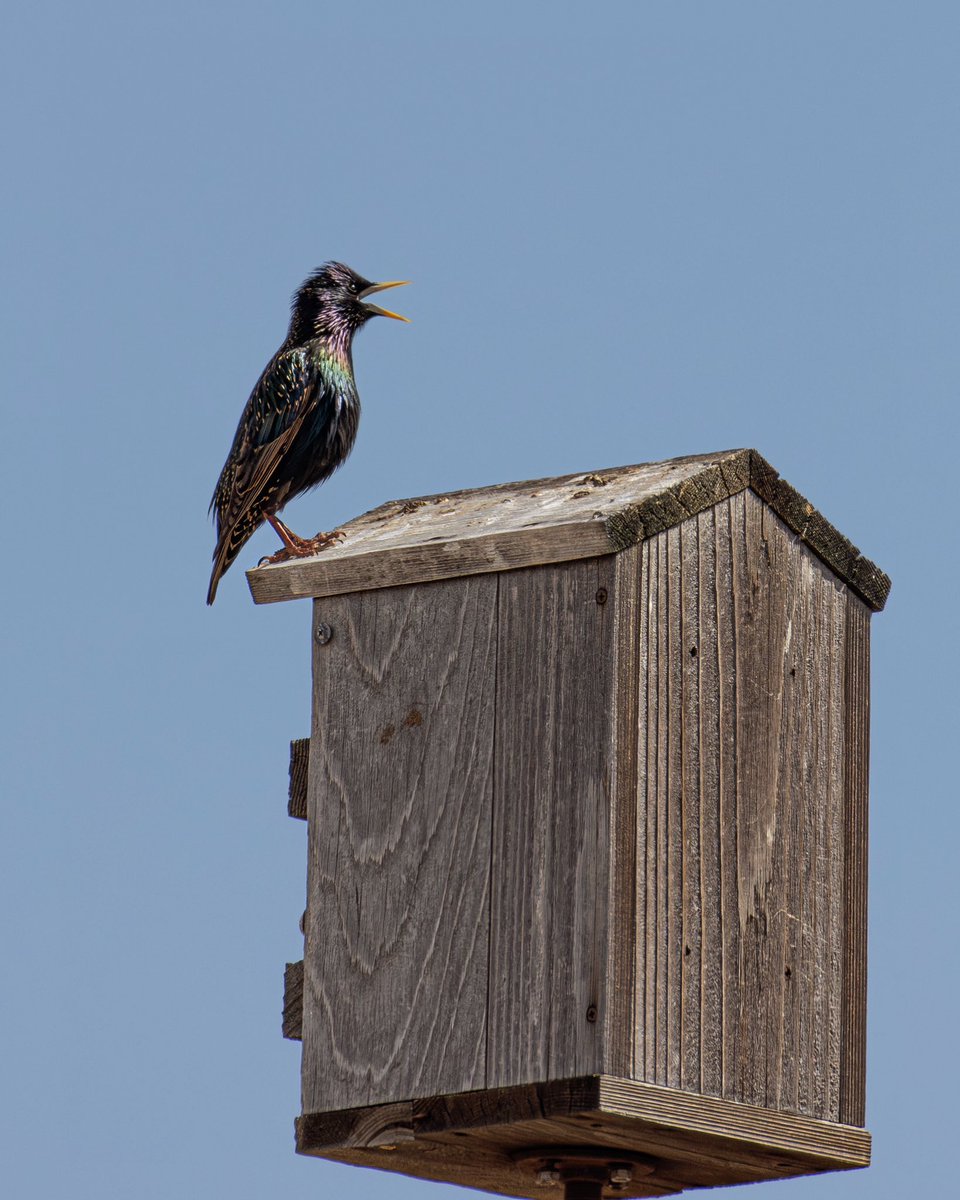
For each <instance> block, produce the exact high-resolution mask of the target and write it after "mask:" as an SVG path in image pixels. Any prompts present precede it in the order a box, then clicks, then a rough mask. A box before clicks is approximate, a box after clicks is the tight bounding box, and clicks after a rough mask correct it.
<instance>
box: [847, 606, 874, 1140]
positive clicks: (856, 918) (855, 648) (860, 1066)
mask: <svg viewBox="0 0 960 1200" xmlns="http://www.w3.org/2000/svg"><path fill="white" fill-rule="evenodd" d="M845 667H846V673H845V676H844V716H845V721H846V740H845V761H844V768H845V773H844V820H843V827H844V877H843V932H844V941H843V980H844V988H843V1011H842V1015H841V1048H840V1052H841V1075H840V1120H841V1121H844V1122H845V1123H846V1124H848V1125H862V1124H863V1122H864V1115H865V1103H866V1056H867V845H868V842H867V799H868V777H869V769H870V613H869V611H868V610H867V608H866V606H865V605H863V604H860V603H859V602H858V601H857V600H856V599H855V598H853V597H851V598H850V600H849V601H848V603H847V628H846V663H845Z"/></svg>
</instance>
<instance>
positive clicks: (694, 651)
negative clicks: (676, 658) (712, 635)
mask: <svg viewBox="0 0 960 1200" xmlns="http://www.w3.org/2000/svg"><path fill="white" fill-rule="evenodd" d="M690 657H691V658H696V657H697V648H696V646H691V647H690Z"/></svg>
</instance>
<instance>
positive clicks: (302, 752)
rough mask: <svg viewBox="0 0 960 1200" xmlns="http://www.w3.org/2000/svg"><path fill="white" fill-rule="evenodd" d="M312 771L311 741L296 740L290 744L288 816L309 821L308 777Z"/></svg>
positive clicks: (307, 739) (305, 739) (304, 739)
mask: <svg viewBox="0 0 960 1200" xmlns="http://www.w3.org/2000/svg"><path fill="white" fill-rule="evenodd" d="M309 771H310V739H309V738H295V739H294V741H292V742H291V743H290V788H289V791H288V794H287V815H288V816H291V817H296V818H297V819H298V820H301V821H305V820H306V819H307V777H308V775H309Z"/></svg>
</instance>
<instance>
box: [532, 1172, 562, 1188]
mask: <svg viewBox="0 0 960 1200" xmlns="http://www.w3.org/2000/svg"><path fill="white" fill-rule="evenodd" d="M559 1182H560V1172H559V1171H557V1170H554V1168H553V1167H543V1168H541V1170H539V1171H538V1172H537V1183H538V1184H539V1185H540V1187H549V1186H550V1185H552V1184H555V1183H559Z"/></svg>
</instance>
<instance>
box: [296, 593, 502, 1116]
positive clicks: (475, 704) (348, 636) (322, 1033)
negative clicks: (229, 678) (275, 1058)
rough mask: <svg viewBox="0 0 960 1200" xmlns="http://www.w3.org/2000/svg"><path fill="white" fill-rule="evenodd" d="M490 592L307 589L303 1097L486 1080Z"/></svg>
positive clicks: (412, 1091) (354, 1096)
mask: <svg viewBox="0 0 960 1200" xmlns="http://www.w3.org/2000/svg"><path fill="white" fill-rule="evenodd" d="M496 591H497V579H496V576H494V575H482V576H475V577H472V578H470V579H463V580H452V581H445V582H440V583H432V584H427V585H422V586H419V587H408V588H388V589H383V590H381V591H370V592H362V593H354V594H350V595H346V596H340V597H335V598H330V599H324V600H318V601H316V603H315V606H314V714H313V725H312V734H311V752H310V769H309V795H308V824H309V865H308V904H307V918H306V944H305V955H304V1010H303V1046H302V1053H303V1069H302V1086H303V1111H304V1112H322V1111H328V1110H331V1109H344V1108H351V1107H357V1106H363V1105H372V1104H381V1103H387V1102H390V1101H393V1100H396V1099H407V1098H412V1097H419V1096H427V1095H435V1094H438V1093H444V1092H459V1091H463V1090H469V1089H471V1088H477V1087H482V1086H483V1084H484V1072H485V1065H486V992H487V957H488V934H489V928H488V925H489V903H488V894H489V874H490V866H489V864H490V837H491V817H492V778H493V746H494V736H493V735H494V726H493V705H494V686H495V656H496V620H495V618H496Z"/></svg>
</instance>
